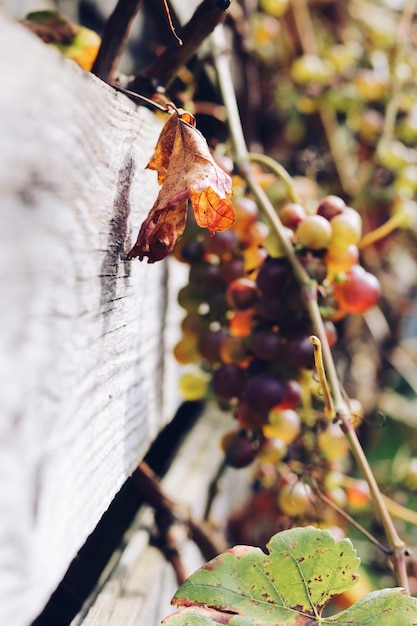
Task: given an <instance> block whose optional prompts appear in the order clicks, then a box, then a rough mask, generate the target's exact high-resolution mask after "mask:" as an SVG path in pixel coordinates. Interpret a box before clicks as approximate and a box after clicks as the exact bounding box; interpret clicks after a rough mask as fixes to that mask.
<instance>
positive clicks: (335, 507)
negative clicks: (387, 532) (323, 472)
mask: <svg viewBox="0 0 417 626" xmlns="http://www.w3.org/2000/svg"><path fill="white" fill-rule="evenodd" d="M315 494H316V496H318V497H319V498H320V500H322V501H323V502H325V503H326V504H327V506H329V507H330V508H331V509H333V510H334V511H336V513H337V514H338V515H340V516H341V517H343V519H345V520H346V521H347V522H349V524H351V525H352V526H354V527H355V528H356V529H357V530H359V532H360V533H362V535H363V536H364V537H366V538H367V539H368V540H369V541H370V542H371V543H372V544H373V545H374V546H376V547H377V548H378V550H381V552H383V553H384V554H388V555H391V554H392V550H391V549H390V548H387V547H386V546H384V545H383V544H382V543H381V542H380V541H378V539H376V538H375V537H374V536H373V535H371V533H369V532H368V531H367V530H366V528H364V527H363V526H362V525H361V524H359V522H357V521H356V520H355V519H354V518H353V517H351V516H350V515H349V513H346V511H344V510H343V509H342V508H340V506H338V505H337V504H336V503H335V502H333V500H331V499H330V498H328V497H327V496H325V495H324V493H321V491H320V490H319V489H317V488H316V489H315Z"/></svg>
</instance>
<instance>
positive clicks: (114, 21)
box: [91, 0, 143, 83]
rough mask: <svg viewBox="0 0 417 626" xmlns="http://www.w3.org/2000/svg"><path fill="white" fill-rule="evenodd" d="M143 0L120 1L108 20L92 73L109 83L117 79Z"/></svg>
mask: <svg viewBox="0 0 417 626" xmlns="http://www.w3.org/2000/svg"><path fill="white" fill-rule="evenodd" d="M142 4H143V0H119V1H118V3H117V5H116V8H115V9H114V11H113V13H112V14H111V15H110V17H109V18H108V20H107V22H106V25H105V28H104V32H103V35H102V40H101V46H100V48H99V51H98V53H97V57H96V59H95V61H94V64H93V67H92V70H91V71H92V73H93V74H95V75H96V76H98V77H99V78H101V79H102V80H104V81H105V82H107V83H110V82H112V81H113V80H114V79H115V75H116V72H117V69H118V67H119V61H120V57H121V56H122V54H123V50H124V48H125V45H126V41H127V38H128V36H129V31H130V27H131V25H132V22H133V20H134V18H135V16H136V14H137V13H138V11H139V9H140V8H141V6H142Z"/></svg>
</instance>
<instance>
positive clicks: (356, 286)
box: [334, 265, 381, 313]
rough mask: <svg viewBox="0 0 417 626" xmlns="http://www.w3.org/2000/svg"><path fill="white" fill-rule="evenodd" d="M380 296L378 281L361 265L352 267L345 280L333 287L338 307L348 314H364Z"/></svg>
mask: <svg viewBox="0 0 417 626" xmlns="http://www.w3.org/2000/svg"><path fill="white" fill-rule="evenodd" d="M380 294H381V286H380V283H379V280H378V279H377V277H376V276H374V275H373V274H371V273H370V272H367V271H366V270H365V269H364V268H363V267H362V266H361V265H353V266H352V268H351V269H350V272H348V273H347V274H346V280H345V281H344V282H341V283H339V284H335V286H334V295H335V298H336V300H337V302H338V304H339V306H340V307H341V309H342V310H343V311H347V312H348V313H364V312H365V311H367V310H368V309H369V308H371V307H372V306H374V305H375V304H376V303H377V302H378V299H379V296H380Z"/></svg>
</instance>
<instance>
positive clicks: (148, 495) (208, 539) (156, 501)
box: [132, 461, 228, 560]
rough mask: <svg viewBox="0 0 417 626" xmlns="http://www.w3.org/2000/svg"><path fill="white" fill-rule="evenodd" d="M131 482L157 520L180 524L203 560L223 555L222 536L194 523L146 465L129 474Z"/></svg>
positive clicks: (204, 523)
mask: <svg viewBox="0 0 417 626" xmlns="http://www.w3.org/2000/svg"><path fill="white" fill-rule="evenodd" d="M132 481H133V484H134V485H135V487H136V489H137V490H138V492H139V493H140V494H141V496H142V497H143V498H144V500H145V501H146V502H147V503H148V504H149V505H150V506H151V507H152V508H153V509H154V510H155V512H156V514H157V515H158V516H159V517H160V519H165V520H169V521H170V522H171V523H172V524H175V523H180V524H182V525H183V526H184V527H185V528H186V529H187V531H188V534H189V537H190V538H191V539H192V540H193V541H194V543H195V544H196V545H197V547H198V548H199V550H200V552H201V554H202V555H203V557H204V558H205V559H206V560H210V559H212V558H214V557H215V556H217V555H218V554H220V553H221V552H224V551H225V550H226V549H227V547H228V545H227V542H226V541H225V539H224V537H223V536H222V535H221V534H220V533H219V532H218V531H217V530H215V529H214V528H213V526H212V525H211V524H209V523H208V522H207V521H205V520H200V519H198V520H196V519H195V518H194V517H193V516H192V515H191V513H190V511H189V509H188V507H187V506H185V505H183V504H181V503H179V502H176V501H175V500H172V499H171V498H170V497H169V496H167V495H166V493H165V492H164V490H163V489H162V487H161V484H160V481H159V479H158V477H157V476H156V475H155V474H154V472H153V471H152V470H151V468H150V467H149V465H147V463H145V462H143V461H142V462H141V463H140V464H139V465H138V467H137V468H136V470H135V471H134V472H133V474H132Z"/></svg>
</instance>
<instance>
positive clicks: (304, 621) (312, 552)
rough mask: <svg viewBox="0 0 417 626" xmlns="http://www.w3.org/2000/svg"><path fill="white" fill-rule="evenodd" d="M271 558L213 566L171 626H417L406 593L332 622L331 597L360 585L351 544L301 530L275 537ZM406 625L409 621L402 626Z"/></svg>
mask: <svg viewBox="0 0 417 626" xmlns="http://www.w3.org/2000/svg"><path fill="white" fill-rule="evenodd" d="M267 550H268V552H267V553H266V554H265V553H264V552H263V551H262V550H260V549H259V548H253V547H248V546H235V547H234V548H232V549H230V550H228V551H227V552H224V553H223V554H220V555H219V556H217V557H216V558H214V559H212V560H211V561H209V562H208V563H206V564H205V565H204V566H203V567H202V568H200V569H199V570H197V571H196V572H195V573H194V574H192V575H191V576H190V578H189V579H188V580H186V581H185V583H184V584H183V585H182V586H181V587H180V588H179V590H178V591H177V593H176V594H175V596H174V598H173V600H172V604H175V605H177V606H179V607H181V608H180V609H179V610H178V611H177V612H176V613H174V614H172V615H170V616H168V617H166V618H165V619H164V621H163V623H164V624H167V625H168V626H214V625H216V624H229V625H230V626H319V625H323V626H324V625H329V626H331V625H333V626H355V625H358V626H359V624H365V625H366V626H392V624H393V623H394V622H393V619H394V612H395V625H396V626H414V625H415V626H417V600H416V599H415V598H410V597H408V596H406V595H405V594H404V593H403V592H402V590H400V589H388V590H383V591H378V592H373V593H371V594H368V595H367V596H365V597H364V598H363V599H362V600H360V601H359V602H357V603H356V604H354V605H353V606H352V607H350V608H349V609H347V610H346V611H343V612H342V613H339V614H338V615H335V616H331V617H322V611H323V609H324V607H325V606H326V605H327V604H328V602H329V601H330V600H331V598H332V597H333V596H335V595H337V594H340V593H342V592H344V591H346V590H347V589H349V588H350V587H352V586H353V585H354V584H355V583H356V582H357V579H358V577H357V574H356V572H357V570H358V567H359V558H358V557H357V556H356V552H355V550H354V548H353V546H352V544H351V542H350V540H349V539H343V540H342V541H338V542H336V541H335V539H334V538H333V536H332V534H331V533H330V532H329V531H327V530H319V529H317V528H312V527H308V528H294V529H291V530H285V531H283V532H281V533H278V534H276V535H274V536H273V537H272V539H271V540H270V542H269V544H268V545H267ZM401 620H402V621H401Z"/></svg>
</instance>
